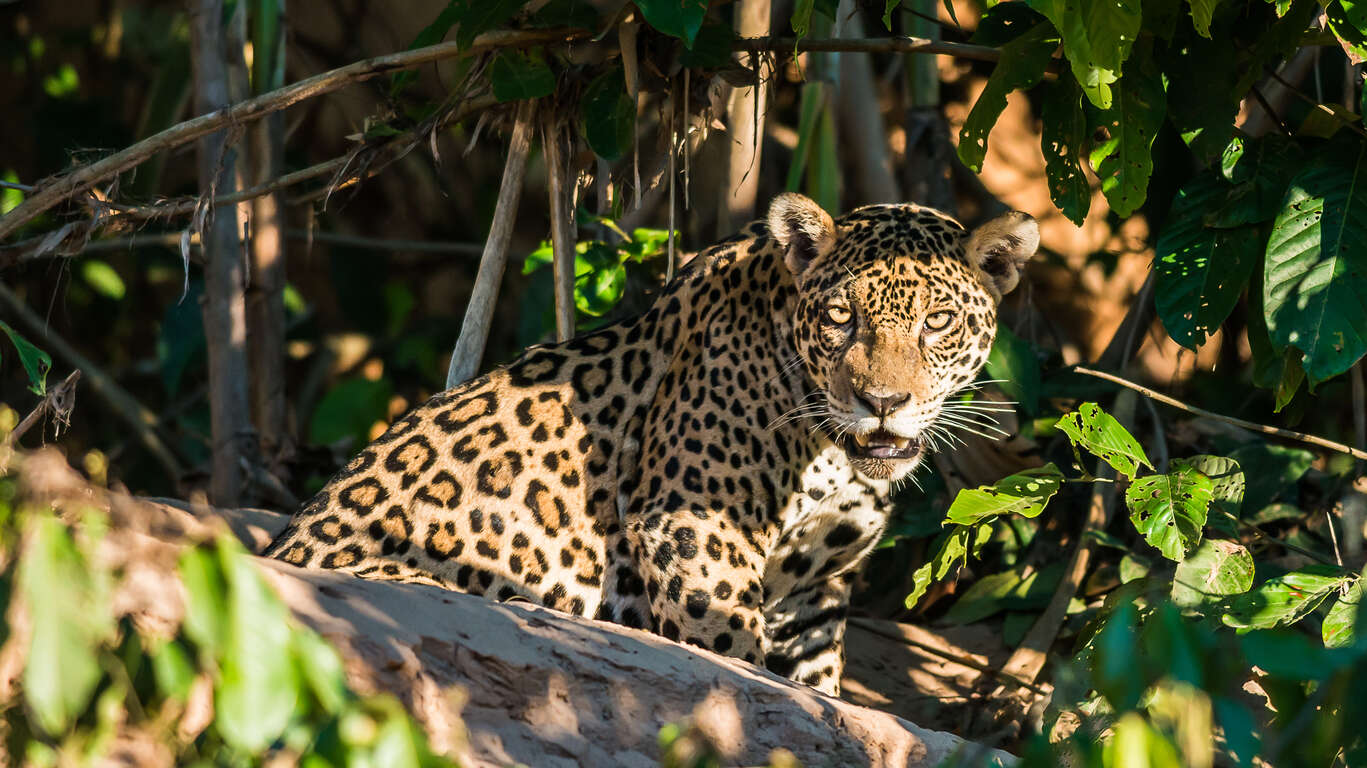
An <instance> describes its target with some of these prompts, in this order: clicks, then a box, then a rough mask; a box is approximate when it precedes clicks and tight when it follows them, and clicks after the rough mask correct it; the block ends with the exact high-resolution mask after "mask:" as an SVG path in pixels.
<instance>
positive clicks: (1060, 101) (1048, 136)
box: [997, 3, 1092, 227]
mask: <svg viewBox="0 0 1367 768" xmlns="http://www.w3.org/2000/svg"><path fill="white" fill-rule="evenodd" d="M1005 5H1018V3H1005ZM997 7H998V8H1000V7H1002V6H1000V5H999V6H997ZM1042 109H1043V112H1042V116H1041V120H1040V131H1041V133H1040V145H1041V147H1042V148H1043V149H1044V174H1045V177H1046V178H1047V180H1048V184H1049V199H1050V200H1053V201H1054V205H1055V206H1056V207H1057V208H1058V209H1059V210H1060V211H1061V212H1062V213H1063V215H1064V216H1067V217H1068V220H1069V221H1071V222H1073V223H1074V224H1076V225H1078V226H1079V227H1080V226H1082V222H1083V221H1085V220H1086V218H1087V212H1088V211H1089V210H1091V207H1092V185H1091V183H1090V182H1089V181H1088V180H1087V174H1086V173H1085V172H1084V171H1083V169H1082V158H1083V156H1084V155H1083V148H1084V147H1085V146H1086V145H1087V141H1088V140H1089V138H1090V136H1091V130H1090V129H1089V128H1088V126H1087V115H1086V113H1085V112H1084V111H1083V109H1082V91H1081V89H1079V88H1078V86H1077V81H1075V80H1073V79H1072V78H1070V77H1060V78H1059V79H1058V80H1056V81H1054V82H1052V83H1048V84H1046V85H1045V86H1044V104H1043V107H1042Z"/></svg>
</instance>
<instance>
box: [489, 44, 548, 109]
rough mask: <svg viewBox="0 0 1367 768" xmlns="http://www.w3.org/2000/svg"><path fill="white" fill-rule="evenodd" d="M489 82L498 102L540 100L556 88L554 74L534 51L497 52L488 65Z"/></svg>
mask: <svg viewBox="0 0 1367 768" xmlns="http://www.w3.org/2000/svg"><path fill="white" fill-rule="evenodd" d="M489 82H490V83H491V84H492V85H493V88H494V98H495V99H498V100H499V101H517V100H519V99H539V98H541V97H542V96H549V95H550V94H551V92H553V91H554V90H555V75H554V74H552V73H551V68H550V67H548V66H546V60H545V59H544V58H542V56H541V54H540V53H536V52H533V53H527V52H524V51H502V52H500V53H499V54H498V56H496V57H494V61H493V63H492V64H490V65H489Z"/></svg>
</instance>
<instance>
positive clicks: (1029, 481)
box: [945, 464, 1063, 525]
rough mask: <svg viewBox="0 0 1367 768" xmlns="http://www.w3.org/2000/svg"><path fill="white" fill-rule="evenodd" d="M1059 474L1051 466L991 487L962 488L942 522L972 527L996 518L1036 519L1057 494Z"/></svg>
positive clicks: (1030, 471)
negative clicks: (987, 519) (1006, 516)
mask: <svg viewBox="0 0 1367 768" xmlns="http://www.w3.org/2000/svg"><path fill="white" fill-rule="evenodd" d="M1062 482H1063V473H1062V472H1059V471H1058V467H1056V466H1054V465H1053V464H1045V465H1044V466H1042V467H1038V468H1036V469H1027V470H1025V471H1024V472H1018V473H1016V474H1014V475H1011V476H1009V477H1005V478H1002V479H1001V480H998V481H997V482H996V483H994V484H993V485H984V486H982V487H979V488H965V489H964V490H962V491H959V494H958V495H957V496H955V497H954V503H953V504H950V505H949V512H948V513H947V514H946V515H945V519H946V520H947V521H949V522H951V523H956V524H959V525H972V524H974V523H977V522H980V521H982V520H983V519H985V518H989V517H994V516H996V515H1021V516H1022V517H1036V516H1038V515H1039V513H1040V512H1043V511H1044V506H1045V505H1046V504H1048V503H1049V500H1050V499H1052V498H1053V497H1054V494H1055V493H1058V487H1059V484H1060V483H1062Z"/></svg>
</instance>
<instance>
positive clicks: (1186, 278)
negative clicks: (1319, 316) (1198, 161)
mask: <svg viewBox="0 0 1367 768" xmlns="http://www.w3.org/2000/svg"><path fill="white" fill-rule="evenodd" d="M1229 191H1230V185H1229V183H1228V182H1226V181H1225V180H1224V179H1222V178H1220V177H1219V176H1218V175H1216V174H1213V173H1205V174H1201V175H1200V176H1197V177H1196V179H1195V180H1194V181H1192V182H1191V183H1189V184H1187V185H1186V186H1185V187H1183V188H1182V190H1181V191H1180V192H1178V193H1177V197H1175V198H1174V199H1173V201H1172V209H1171V211H1170V212H1169V213H1168V219H1167V222H1166V223H1165V224H1164V225H1163V229H1162V231H1161V232H1160V233H1159V235H1158V244H1157V246H1156V247H1155V249H1154V260H1153V269H1154V292H1153V293H1154V304H1155V305H1156V306H1157V307H1158V316H1159V318H1161V319H1162V321H1163V327H1164V328H1166V329H1167V331H1168V335H1169V336H1171V337H1172V340H1173V341H1176V342H1177V343H1178V344H1181V345H1182V346H1184V347H1186V348H1187V349H1191V350H1195V349H1196V348H1197V347H1199V346H1200V345H1201V344H1203V343H1205V340H1206V338H1207V337H1208V336H1210V335H1211V334H1213V333H1214V332H1215V331H1217V330H1219V328H1220V326H1221V325H1222V324H1224V322H1225V318H1227V317H1229V313H1230V312H1231V311H1233V310H1234V306H1235V305H1236V304H1238V303H1239V297H1240V296H1242V295H1243V292H1244V286H1245V285H1247V284H1248V278H1249V276H1250V275H1251V274H1252V273H1253V268H1254V267H1256V266H1257V264H1258V255H1257V249H1258V246H1259V245H1260V237H1259V233H1258V230H1256V229H1253V228H1251V227H1241V228H1238V229H1214V228H1212V227H1208V226H1206V224H1205V219H1206V217H1207V215H1208V214H1210V213H1211V212H1212V211H1213V210H1214V209H1215V208H1216V207H1218V206H1219V205H1220V204H1221V203H1223V202H1224V200H1225V197H1226V195H1228V194H1229Z"/></svg>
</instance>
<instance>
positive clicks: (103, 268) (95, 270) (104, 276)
mask: <svg viewBox="0 0 1367 768" xmlns="http://www.w3.org/2000/svg"><path fill="white" fill-rule="evenodd" d="M81 279H83V280H85V282H86V285H89V286H90V287H91V288H93V289H94V290H95V292H96V293H98V294H100V295H101V296H104V297H106V298H110V299H113V300H115V301H118V300H120V299H122V298H123V296H124V294H125V293H127V292H128V289H127V288H125V287H124V284H123V278H121V277H119V273H118V272H115V271H114V268H113V267H111V266H109V262H107V261H100V260H99V259H86V260H85V261H82V262H81Z"/></svg>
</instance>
